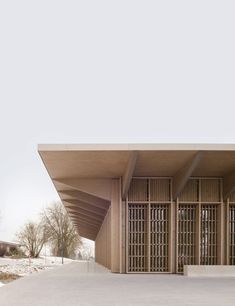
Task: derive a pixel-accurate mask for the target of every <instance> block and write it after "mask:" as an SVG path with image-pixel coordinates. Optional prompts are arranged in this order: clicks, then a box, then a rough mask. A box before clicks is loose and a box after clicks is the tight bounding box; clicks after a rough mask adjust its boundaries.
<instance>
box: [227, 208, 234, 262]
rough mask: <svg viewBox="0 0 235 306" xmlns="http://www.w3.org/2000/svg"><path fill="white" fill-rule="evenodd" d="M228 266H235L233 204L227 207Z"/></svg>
mask: <svg viewBox="0 0 235 306" xmlns="http://www.w3.org/2000/svg"><path fill="white" fill-rule="evenodd" d="M228 235H229V237H228V238H229V239H228V243H229V248H228V249H229V264H230V265H235V204H230V205H229V233H228Z"/></svg>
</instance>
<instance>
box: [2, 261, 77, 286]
mask: <svg viewBox="0 0 235 306" xmlns="http://www.w3.org/2000/svg"><path fill="white" fill-rule="evenodd" d="M70 262H73V260H72V259H68V258H64V264H68V263H70ZM60 265H62V259H61V257H53V256H46V257H45V256H41V257H40V258H33V259H28V258H22V259H11V258H0V272H5V273H12V274H17V275H20V276H25V275H29V274H32V273H35V272H39V271H42V270H45V269H50V268H53V267H56V266H60ZM0 286H1V283H0Z"/></svg>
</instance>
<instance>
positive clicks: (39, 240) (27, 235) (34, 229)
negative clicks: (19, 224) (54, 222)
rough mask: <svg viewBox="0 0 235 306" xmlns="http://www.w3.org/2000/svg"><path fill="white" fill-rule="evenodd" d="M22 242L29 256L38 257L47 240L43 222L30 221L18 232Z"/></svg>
mask: <svg viewBox="0 0 235 306" xmlns="http://www.w3.org/2000/svg"><path fill="white" fill-rule="evenodd" d="M16 236H17V238H18V240H19V242H20V244H21V245H22V246H23V247H25V248H26V250H27V252H28V253H29V256H31V257H35V258H37V257H38V256H39V254H40V252H41V250H42V248H43V245H44V244H45V243H46V241H47V235H46V232H45V230H44V226H43V224H42V223H41V222H40V223H36V222H28V223H26V224H25V225H24V227H23V228H22V229H21V230H20V232H19V233H17V234H16Z"/></svg>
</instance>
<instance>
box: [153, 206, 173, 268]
mask: <svg viewBox="0 0 235 306" xmlns="http://www.w3.org/2000/svg"><path fill="white" fill-rule="evenodd" d="M168 256H169V204H151V207H150V272H168V271H169V257H168Z"/></svg>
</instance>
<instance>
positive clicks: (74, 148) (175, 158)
mask: <svg viewBox="0 0 235 306" xmlns="http://www.w3.org/2000/svg"><path fill="white" fill-rule="evenodd" d="M38 151H39V154H40V156H41V158H42V160H43V162H44V164H45V167H46V168H47V171H48V173H49V175H50V177H51V179H52V181H53V183H54V185H55V188H56V190H57V192H58V193H59V196H60V198H61V200H62V202H63V203H64V205H65V207H66V208H67V211H68V213H69V215H70V216H71V218H72V220H73V221H74V223H75V224H76V226H78V229H79V232H80V234H81V235H82V236H84V237H86V238H89V239H93V240H95V238H96V235H97V233H98V231H99V229H100V226H101V224H102V222H103V219H104V217H105V215H106V213H107V210H108V208H109V205H110V201H111V180H112V179H114V178H120V177H122V178H124V179H123V181H124V182H127V183H126V186H124V191H125V193H126V192H127V190H128V184H129V182H130V179H131V177H132V176H138V177H173V178H175V187H174V188H175V196H177V194H178V193H179V192H180V190H181V189H182V186H183V185H184V183H185V181H186V180H187V178H188V177H189V176H199V177H204V176H207V177H223V178H225V181H226V182H227V183H226V186H225V189H226V193H227V194H229V192H231V190H233V189H234V186H235V175H233V174H234V173H235V172H234V171H235V145H234V144H71V145H69V144H68V145H60V144H58V145H57V144H52V145H50V144H44V145H39V146H38ZM133 152H134V153H135V155H134V154H133Z"/></svg>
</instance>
